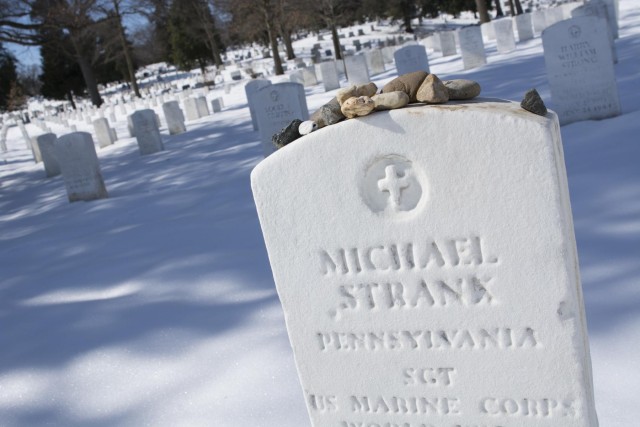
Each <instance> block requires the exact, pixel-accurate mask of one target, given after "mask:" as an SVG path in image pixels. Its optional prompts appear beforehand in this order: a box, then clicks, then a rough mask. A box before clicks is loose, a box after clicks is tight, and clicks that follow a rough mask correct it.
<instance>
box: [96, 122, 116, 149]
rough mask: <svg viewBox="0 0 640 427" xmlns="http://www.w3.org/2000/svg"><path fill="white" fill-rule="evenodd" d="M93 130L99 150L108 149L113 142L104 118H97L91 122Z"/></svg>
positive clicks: (107, 123)
mask: <svg viewBox="0 0 640 427" xmlns="http://www.w3.org/2000/svg"><path fill="white" fill-rule="evenodd" d="M93 130H94V131H95V133H96V139H97V140H98V145H99V146H100V148H104V147H108V146H109V145H113V143H114V142H115V140H114V139H113V134H112V133H111V128H110V127H109V122H108V121H107V119H105V118H104V117H99V118H97V119H95V120H94V121H93Z"/></svg>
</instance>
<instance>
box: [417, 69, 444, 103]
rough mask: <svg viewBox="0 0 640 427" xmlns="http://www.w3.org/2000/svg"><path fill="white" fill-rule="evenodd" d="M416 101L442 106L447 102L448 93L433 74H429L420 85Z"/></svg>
mask: <svg viewBox="0 0 640 427" xmlns="http://www.w3.org/2000/svg"><path fill="white" fill-rule="evenodd" d="M416 99H417V100H418V101H420V102H426V103H428V104H442V103H443V102H447V101H448V100H449V91H448V90H447V87H446V86H445V85H444V83H442V80H440V79H439V78H438V76H436V75H435V74H429V75H428V76H427V78H426V79H424V81H423V82H422V85H420V89H418V93H417V94H416Z"/></svg>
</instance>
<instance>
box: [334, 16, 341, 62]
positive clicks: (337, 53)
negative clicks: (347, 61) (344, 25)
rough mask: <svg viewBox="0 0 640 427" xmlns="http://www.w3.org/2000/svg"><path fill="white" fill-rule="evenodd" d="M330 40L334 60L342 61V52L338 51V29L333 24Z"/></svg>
mask: <svg viewBox="0 0 640 427" xmlns="http://www.w3.org/2000/svg"><path fill="white" fill-rule="evenodd" d="M331 38H332V39H333V50H334V51H335V52H334V56H335V58H336V60H338V59H342V51H341V49H340V37H338V29H337V28H336V25H335V24H331Z"/></svg>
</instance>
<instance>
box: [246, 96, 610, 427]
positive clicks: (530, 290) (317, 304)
mask: <svg viewBox="0 0 640 427" xmlns="http://www.w3.org/2000/svg"><path fill="white" fill-rule="evenodd" d="M497 123H503V124H505V125H504V126H496V124H497ZM336 153H339V155H336ZM505 177H507V179H505ZM251 181H252V189H253V194H254V199H255V202H256V207H257V210H258V215H259V218H260V224H261V227H262V231H263V234H264V238H265V243H266V247H267V251H268V254H269V260H270V263H271V268H272V270H273V275H274V280H275V283H276V287H277V290H278V295H279V297H280V300H281V303H282V306H283V309H284V315H285V320H286V324H287V330H288V333H289V338H290V341H291V345H292V348H293V352H294V355H295V360H296V365H297V369H298V374H299V377H300V381H301V384H302V390H304V400H305V401H306V404H307V408H308V411H309V415H310V418H311V423H312V425H313V426H315V427H352V426H358V427H360V426H366V427H370V426H385V427H386V426H402V427H406V426H410V427H423V426H429V427H431V426H433V427H458V426H464V427H468V426H490V427H497V426H508V427H534V426H535V427H543V426H549V427H551V426H553V427H596V426H597V420H596V414H595V407H594V399H593V385H592V378H591V366H590V357H589V348H588V342H587V332H586V330H585V328H586V321H585V313H584V308H583V301H582V294H581V287H580V279H579V275H578V268H577V262H578V260H577V255H576V245H575V238H574V232H573V224H572V218H571V209H570V205H569V203H570V202H569V192H568V188H567V179H566V174H565V166H564V161H563V156H562V143H561V140H560V131H559V126H558V122H557V118H556V116H555V114H554V113H553V112H550V113H549V114H547V116H546V117H540V116H537V115H535V114H531V113H528V112H526V111H524V110H522V108H520V105H519V104H517V103H511V102H482V100H479V102H474V103H466V104H462V103H451V104H443V105H439V106H438V107H437V108H433V107H429V106H416V107H409V108H404V109H398V110H392V111H389V112H379V113H376V114H374V115H370V116H367V117H364V118H359V119H355V120H347V121H345V122H342V123H339V124H336V125H333V126H328V127H326V128H324V129H322V130H321V131H318V132H314V133H312V134H310V135H307V136H305V137H303V138H302V139H300V140H298V141H296V142H295V143H294V144H291V145H290V146H288V147H286V148H285V149H282V150H278V151H277V152H276V153H275V154H274V155H272V156H270V157H269V158H267V159H265V160H264V161H263V162H261V163H260V164H259V165H258V166H257V167H256V168H255V169H254V170H253V172H252V174H251Z"/></svg>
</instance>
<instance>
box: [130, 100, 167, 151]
mask: <svg viewBox="0 0 640 427" xmlns="http://www.w3.org/2000/svg"><path fill="white" fill-rule="evenodd" d="M155 116H156V113H155V112H154V111H153V110H140V111H136V112H135V113H133V114H132V115H131V121H132V122H133V127H134V129H135V133H136V141H137V142H138V149H139V150H140V154H141V155H146V154H153V153H157V152H158V151H163V150H164V144H163V143H162V136H161V135H160V131H159V130H158V126H157V124H156V117H155Z"/></svg>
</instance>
